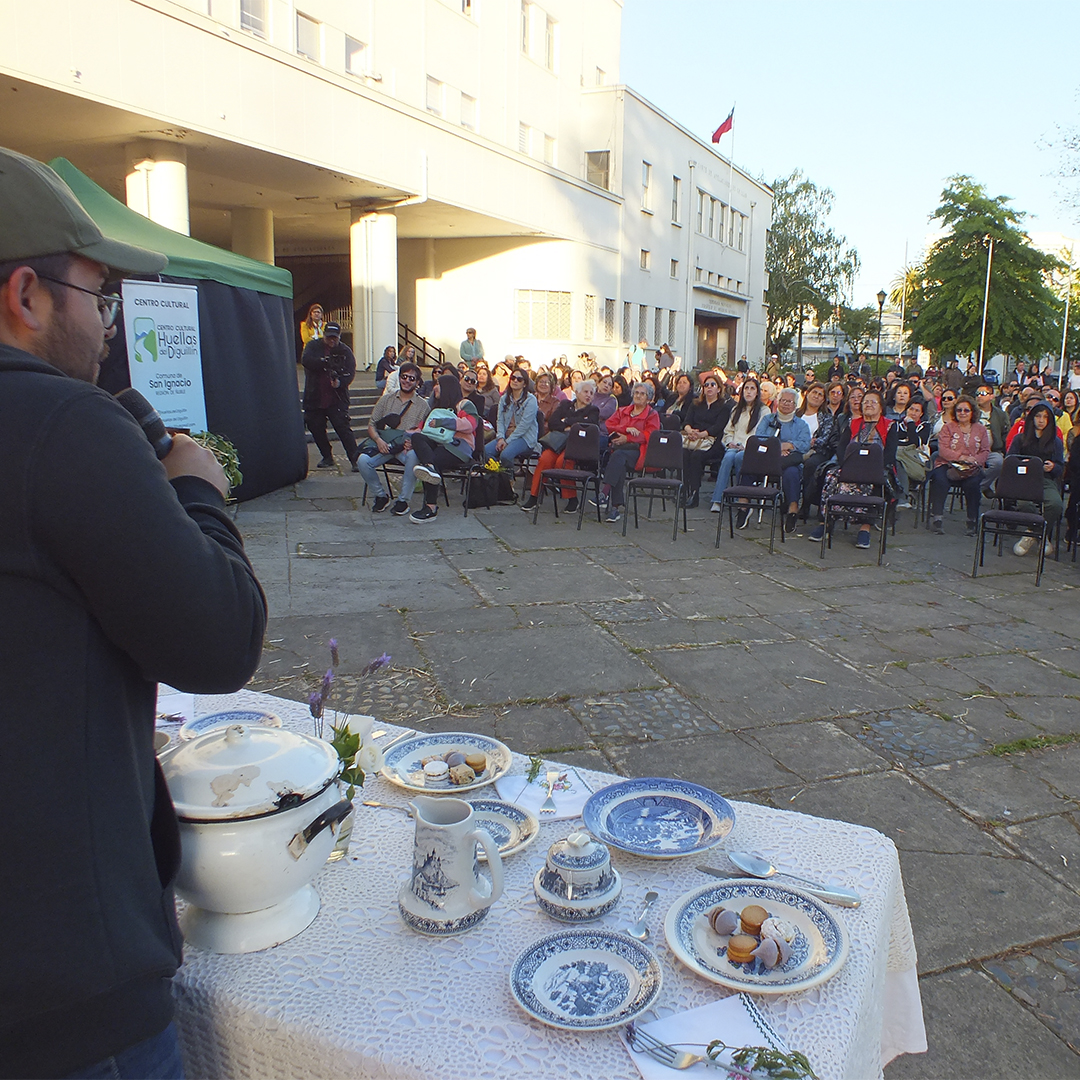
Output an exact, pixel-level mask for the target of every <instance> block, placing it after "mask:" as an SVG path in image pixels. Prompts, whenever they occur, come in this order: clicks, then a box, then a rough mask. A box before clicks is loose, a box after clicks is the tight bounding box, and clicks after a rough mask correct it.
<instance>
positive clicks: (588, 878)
mask: <svg viewBox="0 0 1080 1080" xmlns="http://www.w3.org/2000/svg"><path fill="white" fill-rule="evenodd" d="M533 891H534V892H535V893H536V902H537V903H538V904H539V905H540V908H541V910H542V911H545V912H547V914H548V915H550V916H551V917H552V918H553V919H559V920H560V921H561V922H588V921H589V920H590V919H599V918H600V916H601V915H606V914H607V913H608V912H609V911H610V910H611V909H612V908H613V907H614V906H615V905H616V904H617V903H618V901H619V895H620V893H621V892H622V880H621V878H620V877H619V874H618V871H617V870H615V869H614V868H613V867H612V865H611V852H610V851H608V849H607V847H606V845H604V844H601V843H600V842H599V841H597V840H594V839H593V838H592V837H591V836H590V835H589V834H588V833H587V832H574V833H571V834H570V835H569V836H568V837H566V839H565V840H557V841H556V842H555V843H554V844H552V845H551V847H550V849H549V850H548V854H547V861H546V863H545V864H544V866H543V867H542V868H541V869H540V870H538V871H537V872H536V877H535V878H534V879H533Z"/></svg>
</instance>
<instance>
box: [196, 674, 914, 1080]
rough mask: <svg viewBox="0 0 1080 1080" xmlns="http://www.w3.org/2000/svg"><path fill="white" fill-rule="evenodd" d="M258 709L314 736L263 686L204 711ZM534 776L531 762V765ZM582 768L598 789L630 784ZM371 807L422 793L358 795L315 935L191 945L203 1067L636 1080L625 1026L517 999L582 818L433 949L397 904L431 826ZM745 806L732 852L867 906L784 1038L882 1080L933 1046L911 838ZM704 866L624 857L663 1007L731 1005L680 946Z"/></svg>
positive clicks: (775, 1018)
mask: <svg viewBox="0 0 1080 1080" xmlns="http://www.w3.org/2000/svg"><path fill="white" fill-rule="evenodd" d="M253 705H254V706H258V707H261V708H269V709H271V710H272V711H274V712H276V713H277V714H278V715H279V716H281V717H282V719H283V721H284V722H285V725H286V726H287V727H295V728H296V729H297V730H303V731H307V732H310V730H311V727H310V718H309V717H308V716H307V708H306V706H304V705H300V704H298V703H296V702H292V701H285V700H283V699H281V698H274V697H270V696H268V695H264V694H255V693H252V692H250V691H241V692H240V693H239V694H234V695H230V696H229V697H227V698H224V697H200V698H198V699H197V704H196V711H197V713H198V715H199V716H204V715H207V714H209V713H211V712H216V711H218V710H219V709H222V708H229V707H248V708H250V707H252V706H253ZM380 726H382V727H385V729H386V730H387V731H390V732H395V731H397V730H399V729H396V728H393V727H392V726H390V725H378V724H377V725H376V729H378V728H379V727H380ZM526 765H527V761H526V759H525V758H523V757H521V756H520V755H517V754H515V755H514V768H515V769H516V770H520V771H522V772H523V771H524V769H525V767H526ZM579 772H580V773H581V775H582V777H583V778H584V780H585V782H586V783H588V784H589V785H590V786H591V787H593V788H598V787H602V786H604V785H605V784H608V783H611V782H613V781H614V780H616V779H617V777H614V776H610V775H608V774H605V773H590V772H588V771H585V770H579ZM489 790H491V791H492V792H493V789H489ZM363 798H367V799H375V800H379V801H382V802H392V803H396V804H400V805H404V804H405V803H406V802H407V801H408V797H407V793H405V792H402V791H400V790H399V789H397V788H395V787H394V786H392V785H391V784H389V783H387V782H386V781H384V780H382V779H381V778H374V779H369V781H368V783H367V786H366V787H365V788H364V792H363V795H360V794H359V793H358V794H357V798H356V804H357V806H356V809H357V813H356V824H355V827H354V829H353V836H352V846H351V848H350V853H349V856H348V858H347V859H345V860H342V861H341V862H339V863H336V864H328V865H327V866H326V867H325V868H324V869H323V870H322V871H321V872H320V873H319V876H318V877H317V878H316V879H315V887H316V889H317V890H318V892H319V895H320V897H321V898H322V909H321V910H320V912H319V915H318V916H317V918H316V919H315V921H314V923H312V925H311V926H310V927H309V928H308V929H307V930H305V931H304V932H303V933H302V934H300V935H298V936H297V937H295V938H293V939H292V940H291V941H287V942H285V943H284V944H282V945H279V946H277V947H276V948H273V949H268V950H265V951H263V952H258V953H249V954H246V955H241V956H222V955H215V954H212V953H206V952H202V951H200V950H198V949H193V948H191V947H188V948H187V950H186V953H185V961H184V966H183V967H182V968H181V969H180V971H179V973H178V975H177V977H176V995H177V1003H178V1011H177V1021H178V1024H179V1027H180V1033H181V1039H182V1045H183V1049H184V1058H185V1062H186V1065H187V1070H188V1075H189V1076H191V1077H221V1078H231V1077H251V1078H255V1080H270V1078H281V1080H301V1078H307V1077H311V1078H318V1080H326V1078H332V1077H371V1078H389V1080H412V1078H416V1080H421V1078H424V1080H487V1078H496V1077H514V1078H515V1080H520V1078H524V1077H537V1078H543V1080H557V1078H572V1080H600V1078H602V1080H637V1071H636V1069H635V1067H634V1065H633V1063H632V1061H631V1060H630V1058H629V1056H628V1054H627V1051H626V1050H625V1049H624V1048H623V1046H622V1044H621V1043H620V1041H619V1038H618V1036H617V1034H616V1033H615V1032H614V1031H606V1032H596V1033H587V1034H578V1033H572V1032H565V1031H557V1030H554V1029H552V1028H549V1027H545V1026H544V1025H543V1024H541V1023H539V1022H538V1021H535V1020H533V1019H531V1018H530V1017H528V1016H527V1015H526V1014H524V1013H523V1012H522V1011H521V1010H520V1009H519V1008H518V1006H517V1005H516V1003H515V1001H514V999H513V996H512V995H511V993H510V988H509V981H508V975H509V971H510V968H511V966H512V964H513V962H514V960H515V959H516V957H517V956H518V955H519V954H520V953H521V952H522V951H523V950H524V949H525V947H526V946H528V945H529V944H530V943H531V942H533V941H535V940H536V939H538V938H540V937H542V936H544V935H545V934H548V933H551V932H552V931H554V930H557V929H559V928H561V927H562V925H563V924H561V923H555V922H554V921H552V920H551V919H550V918H548V917H547V916H546V915H544V914H543V913H542V912H541V911H540V910H539V909H538V907H537V905H536V901H535V898H534V896H533V891H532V878H533V875H534V874H535V872H536V870H537V868H538V867H539V866H540V865H542V863H543V861H544V856H545V853H546V851H547V848H548V846H549V845H550V844H551V843H552V842H554V841H555V840H557V839H559V838H560V837H562V836H564V835H566V834H567V833H568V832H570V831H571V829H572V824H573V823H572V822H555V823H551V822H547V823H542V824H541V829H540V835H539V837H538V838H537V840H536V841H535V842H534V843H533V844H532V845H531V846H530V847H528V848H526V849H525V851H523V852H520V853H519V854H517V855H514V856H512V857H510V858H509V859H507V860H506V862H505V871H506V891H505V893H504V895H503V897H502V898H501V899H500V900H498V901H497V902H496V903H495V905H494V906H493V907H492V909H491V911H490V913H489V915H488V917H487V918H486V919H485V920H484V921H483V922H482V923H481V924H480V925H479V926H478V927H477V928H476V929H475V930H472V931H470V932H468V933H465V934H463V935H461V936H460V937H454V938H448V939H433V938H428V937H422V936H420V935H418V934H415V933H413V932H412V931H411V930H409V929H408V928H407V927H406V926H405V925H404V923H403V922H402V921H401V919H400V917H399V916H398V911H397V893H398V890H399V888H400V887H401V885H402V883H403V882H404V881H405V880H406V879H407V877H408V874H409V868H410V865H411V859H412V844H413V823H412V821H411V820H410V819H409V818H407V817H406V816H405V815H404V814H400V813H398V812H397V811H394V810H387V809H381V808H374V807H367V806H361V805H360V800H361V799H363ZM733 805H734V808H735V814H736V821H735V828H734V830H733V831H732V833H731V835H730V837H729V838H728V840H727V841H726V844H728V845H729V846H730V847H731V849H732V850H744V851H745V850H750V851H757V852H760V853H761V854H763V855H766V856H769V857H771V858H773V860H774V861H777V862H779V863H782V865H783V866H784V867H785V868H787V869H790V870H792V871H793V872H796V873H800V874H805V875H806V876H808V877H816V878H817V879H818V880H823V881H826V880H827V881H829V882H832V883H835V884H840V885H845V886H848V887H850V888H854V889H856V890H858V891H859V892H860V893H861V894H862V896H863V903H862V906H861V907H859V908H858V909H856V910H850V909H845V908H831V909H830V910H831V911H833V912H834V913H835V914H836V915H837V917H838V918H839V919H840V920H841V921H842V922H843V923H844V925H845V927H846V928H847V931H848V935H849V937H850V940H851V951H850V953H849V955H848V959H847V962H846V963H845V965H844V967H843V968H842V969H841V971H840V972H839V973H838V974H837V975H836V976H835V977H834V978H832V979H831V980H829V981H828V982H826V983H824V984H823V985H821V986H818V987H815V988H813V989H811V990H807V991H804V992H802V993H794V994H787V995H782V996H777V997H771V996H770V997H758V998H757V1001H758V1003H759V1005H760V1006H761V1009H762V1011H763V1012H764V1013H765V1015H766V1016H767V1018H768V1020H769V1022H770V1023H771V1024H772V1025H773V1027H774V1028H775V1029H776V1031H777V1032H779V1034H780V1035H781V1036H782V1037H783V1038H784V1039H785V1040H786V1041H787V1043H788V1045H789V1046H790V1047H792V1048H793V1049H799V1050H802V1051H803V1052H804V1053H806V1054H807V1056H808V1057H809V1058H810V1061H811V1062H812V1064H813V1065H814V1067H815V1070H816V1071H817V1073H818V1075H819V1076H820V1077H821V1078H822V1080H841V1078H846V1080H871V1078H873V1077H879V1076H880V1075H881V1069H882V1067H883V1065H884V1063H886V1062H888V1061H889V1060H890V1059H891V1058H892V1057H895V1056H896V1055H897V1054H900V1053H918V1052H920V1051H922V1050H925V1049H926V1036H925V1033H924V1030H923V1017H922V1007H921V1004H920V1000H919V989H918V983H917V980H916V974H915V944H914V941H913V939H912V935H911V924H910V921H909V919H908V911H907V904H906V902H905V899H904V887H903V882H902V881H901V877H900V863H899V860H898V858H897V854H896V848H895V847H894V846H893V843H892V841H891V840H889V839H888V838H887V837H885V836H883V835H882V834H881V833H878V832H875V831H874V830H872V829H867V828H864V827H862V826H858V825H850V824H848V823H846V822H842V821H829V820H825V819H823V818H814V817H808V816H806V815H804V814H798V813H792V812H789V811H779V810H772V809H768V808H766V807H762V806H756V805H753V804H750V803H734V804H733ZM699 861H703V860H699V859H693V858H691V859H676V860H665V861H655V860H647V859H640V858H636V857H634V856H631V855H627V854H625V853H623V852H620V851H615V850H613V851H612V862H613V864H614V865H615V866H616V868H617V869H618V871H619V873H620V874H621V875H622V878H623V898H622V900H621V901H620V902H619V904H617V905H616V907H615V909H614V910H613V911H612V912H610V913H609V914H608V915H607V916H605V917H604V918H603V919H601V920H600V924H601V925H603V926H606V927H609V928H611V929H621V928H623V927H624V926H625V925H626V924H627V923H628V922H631V921H633V919H635V918H636V917H637V913H638V909H639V908H640V904H641V900H642V898H643V896H644V894H645V892H646V891H647V890H648V889H650V888H653V889H657V890H658V891H659V892H660V900H659V901H658V902H657V903H656V905H655V906H654V908H653V912H654V915H653V917H652V919H651V923H652V938H651V941H650V945H651V947H652V948H653V949H654V951H655V952H656V954H657V956H658V957H659V959H660V962H661V965H662V967H663V974H664V985H663V990H662V993H661V997H660V1001H659V1005H658V1008H657V1012H658V1014H659V1015H666V1014H668V1013H671V1012H674V1011H678V1010H682V1009H687V1008H693V1007H695V1006H698V1005H703V1004H705V1003H707V1002H709V1001H713V1000H715V999H717V998H720V997H724V996H726V995H727V994H728V993H729V991H727V990H725V989H724V988H723V987H721V986H717V985H716V984H714V983H711V982H707V981H706V980H704V979H703V978H701V977H700V976H698V975H696V974H694V973H693V972H691V971H689V970H688V969H686V968H685V967H683V965H682V964H681V963H680V962H679V961H678V960H677V959H676V958H675V956H674V955H673V954H672V952H671V950H670V949H668V947H667V944H666V942H665V940H664V932H663V922H664V915H665V912H666V910H667V908H668V907H669V906H670V904H671V903H672V902H673V901H674V900H676V899H677V898H678V897H680V896H682V895H683V894H684V893H686V892H688V891H690V890H691V889H693V888H696V887H698V886H701V885H704V884H707V883H708V881H709V879H708V878H706V877H705V876H704V875H703V874H701V873H700V872H699V871H697V870H696V869H695V865H696V863H697V862H699ZM708 861H709V862H710V863H711V864H713V865H718V866H719V865H724V864H726V860H725V859H724V857H723V849H722V848H718V849H714V850H713V851H712V852H710V853H709V855H708ZM698 1068H699V1069H700V1067H698ZM672 1075H674V1074H672Z"/></svg>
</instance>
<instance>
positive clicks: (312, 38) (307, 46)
mask: <svg viewBox="0 0 1080 1080" xmlns="http://www.w3.org/2000/svg"><path fill="white" fill-rule="evenodd" d="M319 29H320V28H319V24H318V23H317V22H316V21H315V20H314V19H312V18H311V17H310V16H308V15H302V14H301V13H300V12H299V11H298V12H297V13H296V51H297V52H298V53H299V54H300V55H301V56H306V57H307V59H308V60H314V61H315V63H319V62H320V61H321V60H322V49H321V48H320V47H319V37H320V34H319Z"/></svg>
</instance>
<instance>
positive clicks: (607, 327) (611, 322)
mask: <svg viewBox="0 0 1080 1080" xmlns="http://www.w3.org/2000/svg"><path fill="white" fill-rule="evenodd" d="M604 340H605V341H614V340H615V301H614V300H612V299H611V298H610V297H609V298H608V299H606V300H605V301H604Z"/></svg>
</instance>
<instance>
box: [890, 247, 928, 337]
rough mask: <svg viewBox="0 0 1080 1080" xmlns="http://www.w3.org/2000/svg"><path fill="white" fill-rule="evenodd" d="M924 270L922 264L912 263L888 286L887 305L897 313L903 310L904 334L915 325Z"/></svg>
mask: <svg viewBox="0 0 1080 1080" xmlns="http://www.w3.org/2000/svg"><path fill="white" fill-rule="evenodd" d="M925 278H926V268H925V267H924V266H923V265H922V263H913V264H912V265H911V266H909V267H908V268H907V269H906V270H901V271H900V272H899V273H898V274H897V275H896V277H894V278H893V279H892V283H891V284H890V285H889V303H890V305H891V306H892V307H894V308H896V310H897V311H899V310H900V309H901V307H902V308H903V310H904V333H908V332H910V330H911V328H912V327H913V326H914V325H915V315H914V312H916V311H919V310H920V307H921V305H922V302H923V281H924V280H925Z"/></svg>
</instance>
